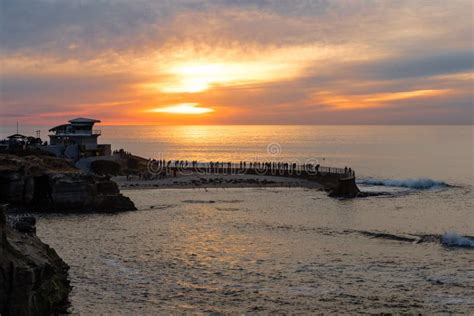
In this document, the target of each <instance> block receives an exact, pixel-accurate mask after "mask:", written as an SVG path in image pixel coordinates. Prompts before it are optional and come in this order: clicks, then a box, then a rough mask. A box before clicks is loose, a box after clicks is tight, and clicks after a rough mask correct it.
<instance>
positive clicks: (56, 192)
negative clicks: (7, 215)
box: [0, 155, 136, 212]
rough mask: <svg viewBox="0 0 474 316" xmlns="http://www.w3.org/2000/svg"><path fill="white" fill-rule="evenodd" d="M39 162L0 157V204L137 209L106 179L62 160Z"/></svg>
mask: <svg viewBox="0 0 474 316" xmlns="http://www.w3.org/2000/svg"><path fill="white" fill-rule="evenodd" d="M42 159H43V158H42V157H34V158H28V159H27V157H25V158H23V157H14V156H7V155H0V170H1V171H2V172H1V173H0V201H3V202H6V203H11V204H13V205H15V206H17V209H18V208H20V207H23V208H24V209H28V207H31V206H34V207H35V210H38V211H59V212H68V211H107V212H113V211H129V210H136V208H135V205H134V204H133V202H132V201H131V200H130V199H129V198H128V197H125V196H123V195H122V194H120V190H119V188H118V186H117V184H116V183H115V182H113V181H111V180H110V178H109V177H100V176H95V175H87V174H84V173H81V172H80V171H79V170H78V169H75V168H74V167H71V166H69V165H68V164H67V163H66V162H65V161H64V159H63V160H61V159H54V160H52V161H43V160H42ZM48 159H52V158H48ZM32 161H33V162H34V163H32ZM104 207H105V208H106V209H103V208H104Z"/></svg>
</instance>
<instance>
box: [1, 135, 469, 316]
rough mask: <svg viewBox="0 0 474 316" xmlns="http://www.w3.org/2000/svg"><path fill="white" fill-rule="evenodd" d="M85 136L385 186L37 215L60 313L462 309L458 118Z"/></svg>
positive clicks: (158, 194)
mask: <svg viewBox="0 0 474 316" xmlns="http://www.w3.org/2000/svg"><path fill="white" fill-rule="evenodd" d="M35 129H37V128H35V127H31V130H32V131H33V130H35ZM2 133H4V131H3V130H2ZM42 135H45V134H44V133H43V134H42ZM100 141H101V142H102V143H111V144H113V148H114V149H119V148H124V149H125V150H127V151H130V152H132V153H134V154H136V155H140V156H144V157H147V158H156V159H169V160H176V159H182V160H199V161H232V162H238V161H240V160H246V161H277V162H278V161H285V162H301V163H305V162H308V163H319V164H321V165H322V166H334V167H345V166H348V167H351V168H353V169H354V170H355V172H356V176H357V181H358V183H359V185H360V187H361V189H362V190H366V191H374V192H375V191H376V192H384V193H385V194H384V195H380V196H373V197H367V198H359V199H348V200H338V199H332V198H329V197H327V196H326V194H325V193H324V192H319V191H316V190H311V189H305V188H245V189H244V188H241V189H236V188H234V189H159V190H157V189H154V190H153V189H152V190H129V191H123V193H124V194H125V195H127V196H129V197H130V198H131V199H132V200H133V201H134V202H135V204H136V205H137V207H138V208H139V210H138V211H136V212H127V213H121V214H93V215H59V214H50V215H42V216H41V217H40V219H39V221H38V235H39V236H40V237H41V238H42V239H43V240H44V241H45V242H47V243H49V244H50V245H51V246H52V247H53V248H55V249H56V250H57V252H58V254H59V255H60V256H61V257H62V258H63V259H64V260H65V261H66V262H67V263H68V264H69V265H70V266H71V270H70V278H71V282H72V286H73V291H72V294H71V303H72V307H71V311H72V312H74V313H81V314H89V313H94V314H95V313H107V314H108V313H112V314H116V313H117V314H130V313H144V314H153V313H171V312H173V313H181V312H204V313H213V312H216V313H256V312H259V313H292V312H295V313H304V314H307V313H382V312H388V313H417V312H421V313H449V312H454V313H466V314H469V313H472V310H474V264H473V263H474V242H473V241H472V239H469V238H468V237H463V236H474V213H473V210H474V208H473V201H474V199H473V191H472V188H473V184H474V175H473V172H474V166H473V152H474V143H473V127H472V126H127V127H119V126H117V127H112V126H105V127H102V136H101V137H100Z"/></svg>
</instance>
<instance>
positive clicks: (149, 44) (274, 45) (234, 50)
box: [0, 0, 473, 125]
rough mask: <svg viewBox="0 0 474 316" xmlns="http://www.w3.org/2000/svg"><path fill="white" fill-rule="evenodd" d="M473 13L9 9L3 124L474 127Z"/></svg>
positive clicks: (182, 5) (157, 6) (144, 6)
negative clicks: (81, 120) (94, 121)
mask: <svg viewBox="0 0 474 316" xmlns="http://www.w3.org/2000/svg"><path fill="white" fill-rule="evenodd" d="M472 9H473V5H472V3H471V2H467V1H450V2H445V1H430V2H426V1H399V2H398V1H397V2H389V1H386V2H371V1H367V2H362V1H353V2H347V1H328V2H325V1H321V2H317V3H316V2H315V3H311V2H308V1H277V2H272V1H268V2H262V3H261V4H259V5H257V4H252V3H245V4H244V3H243V2H241V1H235V2H233V1H227V2H219V3H217V2H205V1H204V2H202V3H200V4H196V3H193V2H189V1H176V2H172V3H166V4H163V3H157V2H155V1H150V2H147V1H143V2H140V3H138V2H133V1H123V2H122V1H117V2H114V3H108V2H101V1H92V0H85V1H82V2H81V3H80V4H78V3H76V4H74V3H71V2H70V1H57V2H54V3H52V2H51V1H46V0H39V1H36V2H34V3H31V2H29V1H15V2H10V3H5V4H2V10H1V11H2V17H1V18H2V20H3V23H2V24H1V28H2V32H1V33H0V34H1V40H2V43H3V44H2V50H1V52H0V53H1V55H2V65H1V68H0V75H1V77H0V78H1V95H0V97H1V109H0V111H1V114H2V118H1V123H2V125H12V124H15V123H16V122H17V121H20V122H21V123H22V124H31V125H41V124H46V125H48V124H50V125H55V124H59V123H62V122H64V121H67V120H68V119H71V118H73V117H77V116H85V117H94V118H98V119H101V120H102V122H103V123H104V124H107V125H114V124H470V123H472V100H473V92H472V83H473V82H472V68H473V65H472V63H473V62H472V53H473V51H472V36H473V22H472V21H473V20H472Z"/></svg>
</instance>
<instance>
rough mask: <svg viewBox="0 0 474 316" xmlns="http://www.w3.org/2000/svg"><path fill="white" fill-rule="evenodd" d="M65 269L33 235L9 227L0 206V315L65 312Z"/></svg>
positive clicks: (64, 265) (66, 281)
mask: <svg viewBox="0 0 474 316" xmlns="http://www.w3.org/2000/svg"><path fill="white" fill-rule="evenodd" d="M29 222H30V221H29ZM30 231H31V230H30ZM68 269H69V267H68V265H67V264H66V263H64V261H63V260H61V258H60V257H59V256H58V255H57V254H56V252H55V251H54V249H52V248H50V247H49V246H48V245H46V244H44V243H42V242H41V240H40V239H39V238H38V237H36V236H35V235H34V233H32V232H31V233H22V232H19V231H18V230H15V229H12V228H10V227H9V226H8V225H7V224H6V219H5V213H4V208H3V207H0V315H50V314H56V313H64V312H66V308H67V306H68V302H67V297H68V294H69V292H70V286H69V281H68V280H67V271H68Z"/></svg>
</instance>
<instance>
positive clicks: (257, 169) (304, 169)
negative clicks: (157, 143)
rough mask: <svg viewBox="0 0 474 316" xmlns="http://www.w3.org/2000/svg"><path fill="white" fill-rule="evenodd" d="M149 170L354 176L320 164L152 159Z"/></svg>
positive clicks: (155, 172) (342, 170) (347, 171)
mask: <svg viewBox="0 0 474 316" xmlns="http://www.w3.org/2000/svg"><path fill="white" fill-rule="evenodd" d="M148 170H149V171H150V172H151V173H153V174H155V175H159V176H166V175H169V174H172V175H173V176H176V174H177V173H178V172H180V171H181V172H185V171H191V172H202V173H233V174H238V173H244V174H245V173H249V174H262V175H264V174H266V175H285V174H286V175H293V174H304V173H306V174H310V175H318V174H320V173H325V174H327V173H330V174H341V175H346V176H354V171H353V170H352V169H351V168H348V167H345V168H329V167H321V166H320V165H319V164H311V163H308V164H297V163H284V162H256V161H255V162H247V161H240V162H238V163H232V162H222V161H211V162H207V163H202V162H198V161H197V160H192V161H188V160H155V159H150V160H149V162H148Z"/></svg>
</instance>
